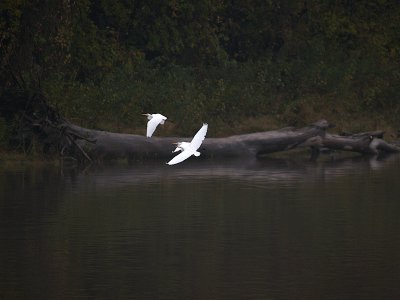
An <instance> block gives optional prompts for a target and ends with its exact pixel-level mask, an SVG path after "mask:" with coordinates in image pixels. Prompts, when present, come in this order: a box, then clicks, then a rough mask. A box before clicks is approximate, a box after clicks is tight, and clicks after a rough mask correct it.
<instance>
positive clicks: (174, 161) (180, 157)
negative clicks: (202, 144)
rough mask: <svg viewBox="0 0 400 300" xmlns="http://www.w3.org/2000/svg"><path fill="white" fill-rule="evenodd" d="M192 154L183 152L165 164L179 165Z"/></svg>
mask: <svg viewBox="0 0 400 300" xmlns="http://www.w3.org/2000/svg"><path fill="white" fill-rule="evenodd" d="M193 153H194V152H193V151H190V150H185V151H183V152H181V153H180V154H178V155H177V156H175V157H174V158H173V159H171V160H170V161H169V162H167V164H168V165H175V164H179V163H180V162H182V161H184V160H185V159H187V158H189V157H190V156H191V155H192V154H193Z"/></svg>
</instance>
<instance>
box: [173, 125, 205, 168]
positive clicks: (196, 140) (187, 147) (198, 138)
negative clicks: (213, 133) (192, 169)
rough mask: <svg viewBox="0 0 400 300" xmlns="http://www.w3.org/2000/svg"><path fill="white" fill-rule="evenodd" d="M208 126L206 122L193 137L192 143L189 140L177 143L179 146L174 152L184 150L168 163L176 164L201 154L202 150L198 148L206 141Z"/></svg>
mask: <svg viewBox="0 0 400 300" xmlns="http://www.w3.org/2000/svg"><path fill="white" fill-rule="evenodd" d="M207 128H208V125H207V124H205V123H204V124H203V126H202V127H201V128H200V130H199V131H198V132H197V133H196V135H195V136H194V137H193V139H192V141H191V142H190V143H188V142H180V143H177V147H176V149H175V150H174V151H173V152H177V151H182V152H181V153H179V154H178V155H177V156H175V157H174V158H173V159H171V160H170V161H169V162H167V164H168V165H175V164H178V163H180V162H182V161H184V160H185V159H187V158H189V157H190V156H192V155H194V156H199V155H200V152H198V151H197V149H199V148H200V146H201V143H202V142H203V141H204V138H205V137H206V134H207Z"/></svg>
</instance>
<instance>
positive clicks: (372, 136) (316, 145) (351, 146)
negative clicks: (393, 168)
mask: <svg viewBox="0 0 400 300" xmlns="http://www.w3.org/2000/svg"><path fill="white" fill-rule="evenodd" d="M383 135H384V132H383V131H369V132H362V133H357V134H353V135H346V136H341V135H335V134H329V133H326V134H325V136H323V137H321V136H318V137H314V138H311V139H309V140H307V141H306V142H305V143H304V144H303V146H308V147H311V148H312V149H313V155H314V156H315V155H317V156H318V154H319V153H320V152H321V149H329V150H341V151H352V152H358V153H360V154H364V155H377V154H381V153H398V152H400V147H399V146H397V145H395V144H390V143H388V142H386V141H384V140H383V139H382V138H383Z"/></svg>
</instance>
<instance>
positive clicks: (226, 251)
mask: <svg viewBox="0 0 400 300" xmlns="http://www.w3.org/2000/svg"><path fill="white" fill-rule="evenodd" d="M0 199H1V200H0V245H1V246H0V299H72V298H74V299H81V298H83V299H84V298H90V299H94V298H95V299H400V287H399V278H400V218H399V216H400V157H399V156H390V157H388V158H386V159H380V160H377V159H366V158H358V159H344V160H334V161H323V162H307V161H305V160H304V161H302V160H300V161H288V160H273V159H265V160H261V161H257V160H255V161H251V162H244V161H225V162H220V161H218V162H217V161H203V160H200V159H199V160H195V159H193V160H190V161H186V162H185V163H182V164H180V165H177V166H176V167H170V166H166V165H164V164H163V162H151V163H142V164H139V163H138V164H133V165H129V166H115V165H114V166H103V167H91V168H88V169H86V170H79V171H78V170H76V169H73V168H54V167H53V168H51V167H36V168H34V167H18V168H16V167H14V168H9V167H8V168H6V167H1V166H0Z"/></svg>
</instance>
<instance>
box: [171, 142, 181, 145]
mask: <svg viewBox="0 0 400 300" xmlns="http://www.w3.org/2000/svg"><path fill="white" fill-rule="evenodd" d="M171 144H172V145H178V144H179V143H178V142H177V143H171Z"/></svg>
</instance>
